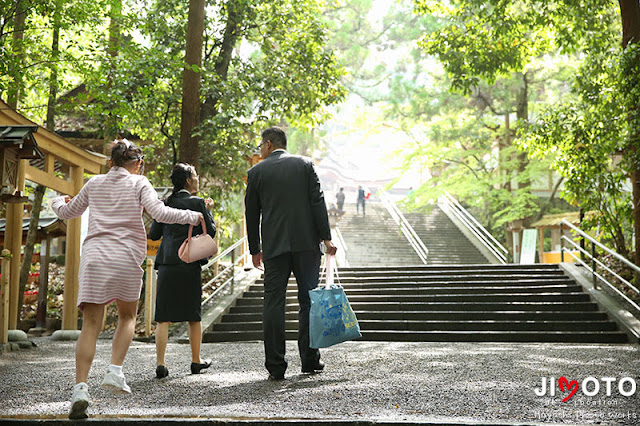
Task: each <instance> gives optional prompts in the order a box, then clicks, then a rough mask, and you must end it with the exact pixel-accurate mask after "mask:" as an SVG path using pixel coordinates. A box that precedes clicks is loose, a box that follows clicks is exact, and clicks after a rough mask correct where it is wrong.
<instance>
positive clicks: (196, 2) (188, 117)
mask: <svg viewBox="0 0 640 426" xmlns="http://www.w3.org/2000/svg"><path fill="white" fill-rule="evenodd" d="M204 5H205V2H204V0H190V1H189V20H188V23H187V40H186V48H185V58H184V59H185V63H186V66H185V68H184V74H183V77H182V117H181V123H180V144H179V145H178V149H179V159H180V161H181V162H185V163H189V164H191V165H193V166H195V167H196V168H197V167H198V154H199V151H200V149H199V146H198V138H197V137H195V136H194V135H193V130H194V129H195V128H196V127H197V126H198V124H200V70H199V68H200V66H201V65H202V44H203V40H204V14H205V9H204Z"/></svg>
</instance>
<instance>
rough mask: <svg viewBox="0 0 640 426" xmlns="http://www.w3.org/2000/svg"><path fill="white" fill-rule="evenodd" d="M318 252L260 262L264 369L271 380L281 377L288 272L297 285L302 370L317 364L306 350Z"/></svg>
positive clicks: (313, 354) (314, 351)
mask: <svg viewBox="0 0 640 426" xmlns="http://www.w3.org/2000/svg"><path fill="white" fill-rule="evenodd" d="M320 258H321V254H320V250H313V251H301V252H289V253H284V254H281V255H279V256H276V257H273V258H271V259H267V260H265V261H264V269H265V272H264V311H263V313H262V326H263V331H264V351H265V358H266V360H265V367H267V370H268V371H269V373H270V374H272V375H273V376H275V377H280V376H284V372H285V371H286V369H287V361H286V359H285V350H286V346H285V343H286V342H285V341H286V339H285V309H286V296H287V283H288V282H289V276H290V275H291V272H293V275H294V276H295V277H296V282H297V283H298V303H299V304H300V311H299V313H298V350H299V352H300V360H301V362H302V366H303V367H304V366H305V365H315V364H316V363H317V362H318V361H320V351H319V350H318V349H311V348H310V347H309V308H310V307H311V301H310V299H309V290H313V289H314V288H316V287H317V286H318V278H319V273H320Z"/></svg>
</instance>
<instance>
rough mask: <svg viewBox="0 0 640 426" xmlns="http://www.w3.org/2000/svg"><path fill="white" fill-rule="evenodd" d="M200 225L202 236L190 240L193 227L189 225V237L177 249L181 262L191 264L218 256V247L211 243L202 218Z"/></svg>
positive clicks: (211, 240) (211, 239)
mask: <svg viewBox="0 0 640 426" xmlns="http://www.w3.org/2000/svg"><path fill="white" fill-rule="evenodd" d="M200 223H201V224H202V234H200V235H196V236H195V237H193V238H192V237H191V234H192V233H193V225H189V236H188V237H187V239H186V240H184V242H183V243H182V245H181V246H180V248H179V249H178V257H179V258H180V259H181V260H182V261H183V262H186V263H191V262H195V261H197V260H200V259H204V258H205V257H211V256H215V255H216V254H218V245H217V244H216V242H215V241H213V238H211V235H209V234H207V226H206V225H205V223H204V218H202V219H201V222H200Z"/></svg>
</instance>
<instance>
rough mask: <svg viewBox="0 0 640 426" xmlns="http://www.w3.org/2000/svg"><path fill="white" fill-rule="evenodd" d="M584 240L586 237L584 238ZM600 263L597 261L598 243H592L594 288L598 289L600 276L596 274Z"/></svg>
mask: <svg viewBox="0 0 640 426" xmlns="http://www.w3.org/2000/svg"><path fill="white" fill-rule="evenodd" d="M583 240H584V238H583ZM597 267H598V264H597V263H596V245H595V244H593V243H591V269H593V274H592V275H593V288H594V289H596V290H597V289H598V277H597V276H596V268H597Z"/></svg>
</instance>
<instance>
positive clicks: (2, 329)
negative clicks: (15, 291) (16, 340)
mask: <svg viewBox="0 0 640 426" xmlns="http://www.w3.org/2000/svg"><path fill="white" fill-rule="evenodd" d="M10 254H11V252H10V251H9V250H7V249H4V250H2V269H1V271H0V273H2V277H0V344H4V343H8V342H9V278H10V269H11V261H10V260H9V255H10Z"/></svg>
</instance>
